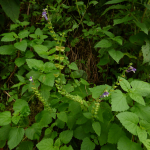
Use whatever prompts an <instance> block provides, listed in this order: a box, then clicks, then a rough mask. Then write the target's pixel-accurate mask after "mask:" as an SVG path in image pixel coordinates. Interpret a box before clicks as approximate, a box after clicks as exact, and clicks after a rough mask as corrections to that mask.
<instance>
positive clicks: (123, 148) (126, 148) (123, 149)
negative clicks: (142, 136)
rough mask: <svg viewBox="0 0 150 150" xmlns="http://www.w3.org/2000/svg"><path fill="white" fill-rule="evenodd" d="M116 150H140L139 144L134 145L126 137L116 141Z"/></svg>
mask: <svg viewBox="0 0 150 150" xmlns="http://www.w3.org/2000/svg"><path fill="white" fill-rule="evenodd" d="M117 145H118V150H142V148H141V146H140V144H139V143H134V142H132V141H131V140H129V139H128V138H127V137H126V136H124V137H122V138H120V139H119V141H118V144H117Z"/></svg>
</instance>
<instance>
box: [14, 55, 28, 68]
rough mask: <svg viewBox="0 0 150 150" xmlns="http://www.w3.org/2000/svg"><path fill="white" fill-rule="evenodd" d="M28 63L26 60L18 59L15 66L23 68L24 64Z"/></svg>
mask: <svg viewBox="0 0 150 150" xmlns="http://www.w3.org/2000/svg"><path fill="white" fill-rule="evenodd" d="M25 62H26V60H25V58H23V57H22V58H17V59H15V64H16V65H17V66H18V67H20V66H22V65H23V64H24V63H25Z"/></svg>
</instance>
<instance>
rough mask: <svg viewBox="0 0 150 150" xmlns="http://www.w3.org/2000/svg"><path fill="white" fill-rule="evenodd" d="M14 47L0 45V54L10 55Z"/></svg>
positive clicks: (13, 51)
mask: <svg viewBox="0 0 150 150" xmlns="http://www.w3.org/2000/svg"><path fill="white" fill-rule="evenodd" d="M15 51H16V49H15V48H14V46H13V45H4V46H0V54H1V55H12V54H14V53H15Z"/></svg>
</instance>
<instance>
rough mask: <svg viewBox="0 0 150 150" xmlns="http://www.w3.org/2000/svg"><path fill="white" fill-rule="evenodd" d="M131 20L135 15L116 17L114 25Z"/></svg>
mask: <svg viewBox="0 0 150 150" xmlns="http://www.w3.org/2000/svg"><path fill="white" fill-rule="evenodd" d="M130 20H133V17H129V16H125V17H124V18H122V19H114V24H113V25H116V24H121V23H125V22H128V21H130Z"/></svg>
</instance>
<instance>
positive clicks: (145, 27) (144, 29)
mask: <svg viewBox="0 0 150 150" xmlns="http://www.w3.org/2000/svg"><path fill="white" fill-rule="evenodd" d="M135 24H136V25H137V26H138V27H139V28H141V30H142V31H143V32H144V33H146V34H148V30H149V29H148V28H147V26H146V24H145V23H143V22H139V21H135Z"/></svg>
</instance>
